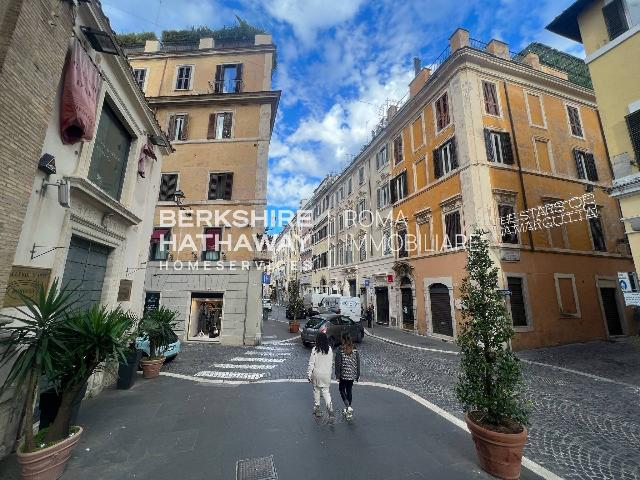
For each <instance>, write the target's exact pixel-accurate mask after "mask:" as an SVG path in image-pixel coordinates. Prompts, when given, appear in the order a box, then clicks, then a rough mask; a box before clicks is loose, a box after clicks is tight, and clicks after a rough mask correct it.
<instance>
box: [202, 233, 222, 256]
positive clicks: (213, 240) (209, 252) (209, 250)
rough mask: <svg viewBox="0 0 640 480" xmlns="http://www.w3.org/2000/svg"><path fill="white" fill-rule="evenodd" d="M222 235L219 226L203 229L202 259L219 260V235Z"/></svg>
mask: <svg viewBox="0 0 640 480" xmlns="http://www.w3.org/2000/svg"><path fill="white" fill-rule="evenodd" d="M221 236H222V229H221V228H205V229H204V250H203V252H202V259H203V260H209V261H217V260H220V237H221Z"/></svg>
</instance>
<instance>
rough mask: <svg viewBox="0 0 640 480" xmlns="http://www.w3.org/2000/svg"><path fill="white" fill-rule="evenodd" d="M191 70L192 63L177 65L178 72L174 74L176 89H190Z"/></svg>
mask: <svg viewBox="0 0 640 480" xmlns="http://www.w3.org/2000/svg"><path fill="white" fill-rule="evenodd" d="M192 72H193V65H181V66H179V67H178V72H177V74H176V90H190V89H191V74H192Z"/></svg>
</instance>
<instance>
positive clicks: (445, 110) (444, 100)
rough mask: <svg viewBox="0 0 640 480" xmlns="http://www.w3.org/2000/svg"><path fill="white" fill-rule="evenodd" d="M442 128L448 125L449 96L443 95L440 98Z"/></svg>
mask: <svg viewBox="0 0 640 480" xmlns="http://www.w3.org/2000/svg"><path fill="white" fill-rule="evenodd" d="M442 122H443V123H442V127H443V128H444V127H446V126H447V125H448V124H449V96H448V95H447V94H446V93H445V94H444V95H443V96H442Z"/></svg>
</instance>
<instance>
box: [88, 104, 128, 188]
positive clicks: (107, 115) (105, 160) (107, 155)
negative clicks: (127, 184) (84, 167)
mask: <svg viewBox="0 0 640 480" xmlns="http://www.w3.org/2000/svg"><path fill="white" fill-rule="evenodd" d="M130 146H131V135H129V132H128V131H127V129H126V128H125V127H124V125H123V124H122V122H120V119H119V118H118V116H117V115H116V113H115V112H114V111H113V110H112V108H111V107H110V106H109V104H108V103H107V102H106V101H105V103H104V106H103V107H102V114H101V115H100V123H99V124H98V130H97V132H96V137H95V141H94V145H93V153H92V154H91V165H90V166H89V180H91V181H92V182H93V183H94V184H96V186H98V187H99V188H100V189H102V190H103V191H104V192H105V193H107V194H108V195H109V196H110V197H113V198H115V199H116V200H120V194H121V193H122V185H123V184H124V177H125V174H126V170H127V161H128V158H129V147H130Z"/></svg>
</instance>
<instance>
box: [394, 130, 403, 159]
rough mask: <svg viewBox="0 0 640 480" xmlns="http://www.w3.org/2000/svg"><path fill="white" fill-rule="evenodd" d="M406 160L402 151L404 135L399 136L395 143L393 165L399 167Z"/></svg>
mask: <svg viewBox="0 0 640 480" xmlns="http://www.w3.org/2000/svg"><path fill="white" fill-rule="evenodd" d="M402 160H404V152H403V151H402V135H398V136H397V137H396V139H395V140H394V141H393V164H394V165H398V164H399V163H400V162H402Z"/></svg>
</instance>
